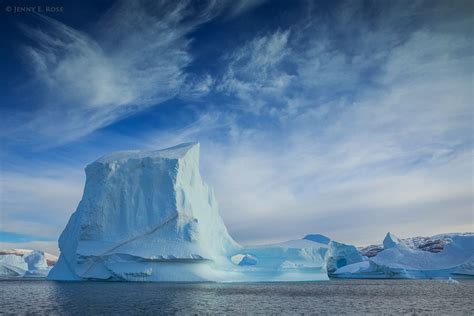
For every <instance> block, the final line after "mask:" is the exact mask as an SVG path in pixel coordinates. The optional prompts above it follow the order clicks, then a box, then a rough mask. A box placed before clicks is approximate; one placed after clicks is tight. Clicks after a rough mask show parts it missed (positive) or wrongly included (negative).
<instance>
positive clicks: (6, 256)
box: [0, 249, 57, 278]
mask: <svg viewBox="0 0 474 316" xmlns="http://www.w3.org/2000/svg"><path fill="white" fill-rule="evenodd" d="M56 261H57V257H56V256H54V255H51V254H49V253H46V252H44V251H41V250H29V249H8V250H0V277H39V278H45V277H46V276H47V275H48V273H49V271H50V270H51V268H52V266H53V265H54V264H55V263H56Z"/></svg>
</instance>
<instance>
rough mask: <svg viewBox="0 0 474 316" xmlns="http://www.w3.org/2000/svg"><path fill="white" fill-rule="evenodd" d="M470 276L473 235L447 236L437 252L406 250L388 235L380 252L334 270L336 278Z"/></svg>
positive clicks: (473, 262)
mask: <svg viewBox="0 0 474 316" xmlns="http://www.w3.org/2000/svg"><path fill="white" fill-rule="evenodd" d="M453 275H457V276H466V277H472V276H474V235H473V234H460V235H453V236H451V242H450V243H448V244H446V245H445V246H444V249H443V250H442V251H440V252H436V253H433V252H429V251H423V250H420V249H413V248H411V247H409V245H407V244H406V243H405V242H403V241H402V240H401V239H399V238H397V237H396V236H394V235H393V234H391V233H388V234H387V236H386V237H385V239H384V242H383V250H382V251H380V252H378V254H377V255H376V256H374V257H371V258H369V260H367V261H363V262H358V263H355V264H351V265H347V266H344V267H342V268H339V269H338V270H336V271H335V273H334V276H335V277H339V278H403V279H424V278H448V277H450V276H453Z"/></svg>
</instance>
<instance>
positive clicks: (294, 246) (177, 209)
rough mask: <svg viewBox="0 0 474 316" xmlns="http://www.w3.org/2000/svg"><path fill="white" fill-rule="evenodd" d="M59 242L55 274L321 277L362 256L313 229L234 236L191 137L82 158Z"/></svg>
mask: <svg viewBox="0 0 474 316" xmlns="http://www.w3.org/2000/svg"><path fill="white" fill-rule="evenodd" d="M316 237H318V238H316ZM59 248H60V250H61V255H60V257H59V261H58V263H57V264H56V265H55V266H54V268H53V269H52V271H51V273H50V274H49V276H48V277H49V278H50V279H53V280H82V279H102V280H131V281H226V282H229V281H283V280H286V281H287V280H321V279H323V280H327V279H328V274H327V271H328V270H329V271H335V270H336V269H337V268H339V267H341V266H343V265H345V264H350V263H354V262H358V261H362V260H364V258H363V257H362V256H361V255H360V254H359V252H358V251H357V249H356V248H355V247H354V246H349V245H344V244H341V243H337V242H335V241H332V240H330V239H329V238H327V237H324V236H317V235H309V236H307V237H306V238H305V239H301V240H296V241H289V242H286V243H281V244H272V245H263V246H259V247H247V248H246V247H242V246H241V245H239V244H237V243H236V242H235V241H234V240H233V239H232V237H230V235H229V234H228V232H227V229H226V227H225V225H224V223H223V221H222V219H221V217H220V215H219V211H218V206H217V201H216V199H215V197H214V193H213V191H212V190H211V189H210V188H209V187H208V186H207V185H206V184H205V183H204V182H203V180H202V179H201V175H200V172H199V144H195V143H191V144H182V145H179V146H176V147H172V148H168V149H164V150H156V151H129V152H119V153H114V154H111V155H107V156H105V157H102V158H100V159H98V160H97V161H95V162H93V163H92V164H90V165H88V166H87V167H86V185H85V189H84V195H83V197H82V200H81V202H80V203H79V206H78V207H77V210H76V212H75V213H74V214H73V215H72V216H71V218H70V220H69V222H68V224H67V226H66V228H65V229H64V231H63V233H62V234H61V236H60V238H59Z"/></svg>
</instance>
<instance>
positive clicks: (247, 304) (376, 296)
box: [0, 280, 474, 315]
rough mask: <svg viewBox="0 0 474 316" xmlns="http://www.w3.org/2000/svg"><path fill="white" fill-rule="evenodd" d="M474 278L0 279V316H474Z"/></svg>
mask: <svg viewBox="0 0 474 316" xmlns="http://www.w3.org/2000/svg"><path fill="white" fill-rule="evenodd" d="M473 302H474V280H461V281H460V284H449V283H447V282H446V281H441V280H332V281H329V282H305V283H259V284H214V283H193V284H189V283H188V284H184V283H108V282H77V283H66V282H53V281H41V280H28V281H17V280H5V281H0V313H1V314H14V315H18V314H31V313H33V314H34V313H38V314H44V315H55V314H62V315H64V314H67V315H93V314H114V315H117V314H136V315H145V314H153V315H157V314H184V315H189V314H216V313H219V314H243V313H245V314H298V313H299V314H301V313H304V314H352V315H353V314H364V315H366V314H377V315H380V314H436V315H451V314H453V315H474V303H473Z"/></svg>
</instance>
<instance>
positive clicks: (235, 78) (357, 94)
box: [1, 2, 474, 244]
mask: <svg viewBox="0 0 474 316" xmlns="http://www.w3.org/2000/svg"><path fill="white" fill-rule="evenodd" d="M255 3H256V4H258V3H257V2H255ZM163 5H166V6H167V7H166V8H163V7H162V6H163ZM129 6H132V7H133V10H132V9H131V8H130V7H129ZM229 6H230V4H229V3H228V2H226V3H224V4H219V3H215V4H212V3H209V5H208V6H205V7H204V8H202V7H200V9H199V10H198V8H196V7H194V6H193V5H190V3H186V2H179V3H172V2H169V3H165V2H160V3H159V4H153V3H149V4H145V6H142V5H138V4H135V3H133V4H132V3H128V2H127V3H122V4H120V5H118V6H117V7H114V8H113V9H111V11H110V12H109V13H108V14H107V15H105V16H104V17H103V19H102V21H101V22H100V30H101V31H98V32H96V33H93V34H86V33H83V32H79V31H77V30H73V29H71V28H69V27H67V26H66V25H64V24H61V23H59V22H57V21H52V20H49V19H46V20H44V21H43V23H44V25H45V26H47V29H41V30H38V29H31V28H28V29H27V30H26V33H27V34H29V36H30V37H31V38H32V40H33V43H34V44H33V45H32V46H30V47H29V48H28V49H27V50H26V51H27V52H28V54H29V55H30V56H32V59H31V61H32V62H34V64H33V65H35V67H34V69H35V70H36V74H37V76H38V78H39V80H40V82H42V83H43V84H45V85H46V86H48V87H49V89H51V91H53V92H55V93H54V94H50V93H48V95H49V96H51V95H54V96H55V98H53V99H50V101H51V102H50V103H46V105H45V106H44V107H42V108H41V109H40V112H41V113H40V112H38V113H34V114H32V115H31V117H30V120H28V121H27V124H26V125H25V126H23V125H20V127H21V128H22V129H23V131H24V128H25V127H27V130H28V131H35V132H37V133H39V136H41V137H43V138H45V139H49V140H48V141H49V142H51V140H54V141H58V142H64V141H66V140H71V139H77V138H78V137H80V136H82V135H85V134H87V133H90V132H92V131H94V130H97V129H98V128H100V127H103V126H106V125H107V124H109V123H111V122H114V121H116V120H118V119H120V118H122V117H126V116H129V115H131V114H133V113H137V112H138V111H140V110H142V109H145V108H148V107H150V106H152V105H154V104H157V103H160V102H162V101H163V100H167V99H169V98H173V97H174V96H176V95H179V97H180V98H181V99H184V100H185V101H186V103H189V104H191V105H189V108H187V109H190V110H189V111H190V112H192V114H193V115H195V116H196V117H197V119H196V121H195V122H193V123H191V124H188V125H185V126H178V124H175V125H173V126H172V127H169V128H166V129H164V128H160V129H159V130H156V131H150V129H146V130H144V131H143V132H140V131H137V132H136V133H134V134H133V135H126V136H125V135H122V134H118V133H116V134H114V133H113V132H112V131H108V132H107V131H102V132H96V133H95V134H94V137H95V138H96V140H97V139H98V140H97V142H98V143H99V145H96V146H97V148H93V146H90V145H87V144H85V145H84V144H83V146H84V147H86V149H87V150H84V151H86V152H87V158H88V159H90V157H93V156H94V155H97V156H98V155H100V154H102V153H104V151H110V150H116V149H124V148H125V147H129V148H133V149H138V148H146V147H153V148H163V147H166V146H172V145H175V144H177V143H180V142H186V141H201V144H202V169H203V176H204V178H205V180H206V181H207V182H209V183H210V184H211V185H212V186H213V187H214V188H215V191H216V195H217V198H218V201H219V203H220V206H221V213H222V214H223V216H224V219H225V222H226V224H227V226H228V227H229V230H230V231H231V233H232V234H233V235H234V237H236V238H237V239H238V240H239V241H243V242H245V243H255V242H257V241H268V240H276V239H287V238H296V237H300V236H302V235H304V234H306V233H310V232H319V233H324V234H328V235H330V236H331V237H334V238H337V239H340V240H343V241H347V242H353V243H361V244H363V243H369V242H376V241H379V239H380V238H381V237H382V235H383V233H384V232H386V231H388V230H391V231H394V232H397V233H398V234H400V235H402V237H403V236H409V235H414V234H420V235H423V234H424V235H429V234H435V233H440V232H443V231H450V230H455V231H460V230H467V229H470V227H469V225H470V224H472V222H473V218H472V208H473V204H474V201H473V198H472V192H473V186H472V185H473V184H472V161H471V160H472V148H473V133H472V125H473V117H472V92H471V90H472V64H473V59H472V54H471V52H472V44H471V42H470V41H469V40H470V34H469V32H468V30H469V25H470V24H469V23H470V21H471V20H472V19H471V18H470V17H469V16H468V14H467V13H466V12H468V10H465V8H463V6H466V4H462V3H459V4H457V5H455V6H449V5H446V4H444V3H442V2H435V3H423V2H414V3H410V4H406V3H403V4H399V3H397V2H387V3H384V5H383V6H376V5H375V7H374V6H373V5H369V6H368V7H364V6H363V4H362V3H360V2H343V3H342V4H337V5H335V7H334V8H333V9H332V11H331V12H326V11H325V9H321V8H320V7H319V6H318V5H317V4H315V3H311V2H310V3H308V7H307V10H306V11H305V14H306V15H304V16H303V17H302V18H301V19H298V22H297V23H294V24H293V25H292V26H291V27H289V28H279V29H267V28H266V29H265V30H264V31H262V32H259V33H256V34H251V35H249V36H250V37H249V39H248V41H247V42H246V43H244V44H243V45H242V46H240V47H235V49H234V48H233V49H229V50H228V51H226V52H225V53H223V54H222V56H221V58H220V60H219V61H218V62H219V63H220V64H223V65H224V68H223V69H222V71H218V72H216V73H212V72H211V73H205V72H204V73H199V74H190V73H187V72H186V71H187V69H188V66H190V65H191V64H192V62H193V56H192V54H191V53H190V49H189V47H190V40H191V34H192V32H193V31H195V30H196V29H197V28H198V26H199V25H201V23H204V22H205V21H208V20H209V19H212V18H213V17H215V16H216V15H217V14H221V12H222V10H224V9H223V8H226V9H225V10H226V13H229V12H232V10H229ZM245 7H246V5H243V8H245ZM254 7H255V6H254ZM249 8H252V6H250V7H249ZM161 9H163V12H169V14H166V16H162V15H160V14H159V12H157V11H160V10H161ZM165 9H166V10H165ZM196 10H198V11H196ZM239 10H240V9H238V6H237V7H235V11H236V12H241V13H242V12H245V10H243V9H242V10H243V11H242V10H240V11H239ZM132 13H133V14H132ZM239 14H240V13H239ZM190 16H193V17H194V16H197V17H198V19H197V20H194V19H190V18H188V17H190ZM228 16H229V15H228ZM230 17H232V14H231V15H230ZM123 34H126V35H125V36H123ZM138 47H139V49H137V48H138ZM153 56H163V58H159V59H157V58H153ZM75 79H80V80H75ZM59 84H60V85H59ZM59 86H60V87H61V88H58V87H59ZM204 97H206V99H205V100H206V102H207V101H209V104H206V105H205V106H201V104H199V106H194V107H193V106H192V103H193V101H195V100H196V99H200V98H204ZM68 100H69V101H71V103H70V104H71V106H70V107H68V106H66V107H64V104H68V103H67V102H66V101H68ZM188 114H189V113H188ZM46 122H49V123H50V122H55V123H56V122H57V124H54V126H51V124H49V125H48V124H46ZM101 133H103V134H104V135H106V136H103V137H102V138H100V137H101ZM107 133H109V134H107ZM57 135H59V136H57ZM53 136H54V137H53ZM56 138H57V139H56ZM88 146H89V147H88ZM98 147H100V148H98ZM82 149H84V148H81V150H82ZM81 155H83V157H84V159H85V155H84V152H81ZM83 162H84V161H81V163H83ZM75 163H76V164H77V163H78V161H75ZM66 166H68V163H67V162H64V161H63V162H61V163H60V166H59V167H61V168H65V167H66ZM69 167H70V163H69ZM61 168H60V169H61ZM53 169H54V168H50V169H48V170H49V171H48V172H46V173H43V174H28V175H25V173H21V172H9V173H5V177H2V180H4V181H3V182H2V184H1V188H2V190H3V192H4V193H3V196H2V203H1V204H2V207H3V206H4V205H8V206H9V207H8V211H7V212H2V216H3V218H2V222H3V223H7V224H6V225H7V226H8V227H9V228H10V227H16V228H18V230H15V231H22V232H25V233H28V234H34V235H41V236H52V235H54V234H57V233H58V232H59V231H60V230H61V229H62V227H63V226H62V225H63V222H64V223H65V221H66V220H67V218H68V216H69V214H70V213H71V212H72V210H73V209H74V208H75V206H76V205H75V204H76V202H77V200H78V199H79V198H80V193H81V190H82V184H83V183H82V181H83V178H82V177H83V175H82V172H79V173H78V172H77V171H75V172H72V173H70V172H69V171H67V172H66V171H65V172H64V173H62V174H64V175H65V176H64V177H61V176H58V174H57V173H54V172H53ZM74 170H77V169H75V167H74ZM31 192H35V193H34V194H31ZM51 192H62V194H61V195H59V194H56V193H55V194H54V196H53V193H51ZM25 196H28V197H29V198H26V199H24V198H22V197H25ZM58 196H63V197H64V198H58ZM20 200H21V201H23V202H22V203H18V201H20ZM38 206H41V209H38V211H36V208H37V207H38ZM5 209H7V208H5ZM33 209H34V210H33ZM49 210H51V212H52V213H51V214H55V215H54V216H55V218H57V221H58V223H59V222H61V224H60V225H59V224H56V223H50V222H48V221H47V220H46V218H49V217H50V216H51V215H49V214H50V213H49V212H50V211H49ZM44 214H48V215H47V216H46V215H45V216H43V215H44ZM5 215H6V216H5ZM28 221H31V223H30V222H28ZM43 225H44V226H43ZM2 229H3V230H8V231H12V229H5V228H2ZM42 231H48V233H47V234H41V232H42Z"/></svg>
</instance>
